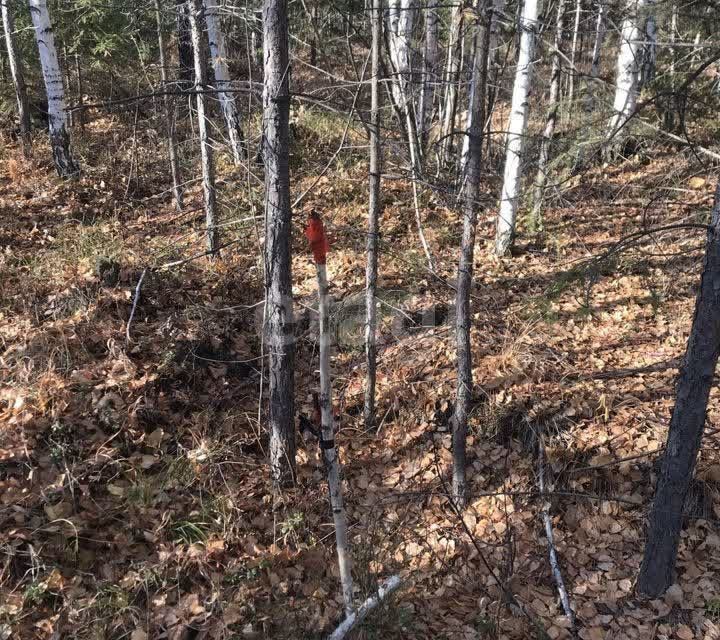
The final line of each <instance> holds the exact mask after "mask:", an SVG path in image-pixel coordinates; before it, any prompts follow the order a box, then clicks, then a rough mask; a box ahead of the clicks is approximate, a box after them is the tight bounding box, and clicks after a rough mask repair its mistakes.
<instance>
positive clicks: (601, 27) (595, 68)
mask: <svg viewBox="0 0 720 640" xmlns="http://www.w3.org/2000/svg"><path fill="white" fill-rule="evenodd" d="M606 2H607V0H599V2H598V13H597V20H596V21H595V42H594V44H593V50H592V61H591V63H590V82H588V99H587V104H586V106H585V111H586V112H587V113H592V112H593V111H595V82H594V80H595V79H596V78H597V77H598V76H599V75H600V60H601V56H602V46H603V41H604V40H605V7H606Z"/></svg>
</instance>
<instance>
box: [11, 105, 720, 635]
mask: <svg viewBox="0 0 720 640" xmlns="http://www.w3.org/2000/svg"><path fill="white" fill-rule="evenodd" d="M313 127H315V128H313ZM341 128H342V127H335V128H332V127H327V128H323V127H320V126H315V125H314V124H312V123H311V124H308V125H307V127H304V126H303V125H302V124H301V125H300V126H299V127H298V132H297V137H298V140H297V148H299V149H303V148H312V150H313V152H314V153H317V154H318V157H320V156H322V157H324V158H327V157H329V156H330V155H331V153H332V152H333V150H334V149H335V148H336V147H337V146H338V140H339V137H340V135H341V133H340V129H341ZM129 140H130V136H129V135H128V136H123V135H120V134H119V133H118V124H117V123H116V122H113V121H110V120H108V119H105V120H103V119H98V120H97V121H95V122H93V123H92V124H90V125H88V127H87V129H86V132H85V134H84V135H83V136H82V139H81V141H80V142H79V143H78V145H77V146H78V149H79V152H80V154H81V160H82V162H83V166H84V172H83V175H82V177H81V178H80V179H79V180H78V181H75V182H61V181H59V180H58V179H56V178H55V177H54V175H53V172H52V167H51V166H50V164H49V163H48V162H45V161H42V160H40V159H42V158H46V157H49V154H48V152H47V149H46V148H45V146H44V145H43V144H41V143H39V144H38V147H37V150H36V158H37V159H36V160H32V161H29V160H24V159H23V158H22V156H21V154H20V152H19V150H18V149H17V148H15V147H14V146H12V145H8V146H6V148H5V151H4V152H2V153H3V154H4V156H3V158H2V161H1V162H0V375H1V377H2V378H1V381H0V385H1V386H0V550H1V551H2V553H0V638H3V639H5V638H9V637H12V638H23V639H25V638H28V639H29V638H44V639H50V638H81V639H85V638H98V639H100V638H130V639H131V640H143V639H147V638H153V639H154V638H172V639H176V640H181V639H182V640H184V639H190V638H261V637H267V638H278V639H283V638H287V639H291V638H292V639H300V638H308V639H310V638H320V637H322V634H323V633H326V632H327V631H328V630H330V629H332V628H333V626H334V625H335V624H336V623H337V622H338V620H339V618H340V616H341V613H342V603H341V598H340V589H339V582H338V578H337V570H336V558H335V555H334V547H333V527H332V517H331V513H330V509H329V506H328V498H327V489H326V485H325V483H324V481H323V471H322V466H321V464H320V461H319V456H318V452H317V444H316V443H313V442H302V440H301V441H300V449H299V452H298V485H297V487H296V488H294V489H289V490H287V491H286V492H285V493H284V494H283V495H281V496H275V497H273V495H272V491H271V487H270V483H269V477H268V468H267V456H266V453H267V434H266V432H265V430H264V420H263V415H260V416H259V414H258V400H259V397H260V390H261V381H262V380H263V377H262V374H263V371H262V358H261V340H260V332H259V330H258V327H259V326H260V322H259V320H258V318H259V317H260V318H261V315H262V297H263V291H262V285H261V282H262V263H261V261H260V257H259V241H258V238H259V232H258V229H257V226H256V225H260V226H262V220H261V218H260V219H258V218H255V219H252V218H253V215H254V216H259V215H260V214H261V211H262V200H261V198H257V199H256V200H255V201H254V202H248V201H247V200H244V199H243V197H240V196H236V195H235V194H236V192H237V191H239V190H241V187H242V185H243V184H245V181H246V180H247V175H246V174H244V173H243V172H242V171H238V173H237V174H236V173H234V170H233V169H232V168H231V167H229V166H227V165H226V164H224V163H223V162H221V163H220V169H221V174H222V176H223V181H222V184H221V187H220V198H221V201H222V202H223V203H224V209H223V216H224V218H223V220H224V221H225V222H226V223H227V224H226V226H225V227H224V228H223V241H224V242H233V243H234V244H233V245H232V246H230V247H228V248H227V249H225V250H224V251H223V253H222V258H221V259H219V260H216V261H210V260H208V259H206V258H201V259H196V260H192V261H189V262H186V263H184V264H182V265H176V266H171V267H167V268H161V267H162V265H164V264H167V263H170V262H174V261H178V260H182V259H184V258H187V257H191V256H193V255H196V254H198V253H201V252H202V251H203V250H204V242H203V237H202V231H201V230H202V212H201V210H200V207H201V194H200V191H199V187H198V185H197V183H193V184H192V185H191V186H190V187H189V189H188V193H187V205H188V209H187V211H186V212H184V213H177V212H176V211H174V209H173V208H172V205H171V203H170V202H169V201H168V195H167V192H165V193H162V192H163V190H164V189H165V188H166V185H167V177H166V175H165V173H164V160H163V158H162V155H161V154H162V145H161V142H160V141H158V140H157V139H155V138H153V137H152V136H151V135H150V134H143V135H142V136H141V137H140V139H138V140H135V142H136V143H137V146H139V147H140V149H141V151H140V153H138V150H137V147H136V146H133V145H131V143H130V142H129ZM108 141H110V142H108ZM358 144H363V142H362V140H359V142H358ZM303 145H304V146H303ZM323 154H324V155H323ZM363 154H364V149H360V150H356V151H354V152H353V153H351V154H350V155H349V156H348V157H346V156H342V158H341V161H338V163H336V165H335V166H333V167H332V168H331V170H330V171H329V172H328V174H327V175H325V176H324V177H322V178H321V179H320V180H319V182H318V183H317V185H315V187H314V188H313V189H312V190H311V191H310V192H309V193H308V195H307V196H306V198H305V199H304V201H303V203H302V205H301V206H299V207H298V208H297V209H296V210H295V212H294V216H295V218H294V219H295V224H294V232H293V233H294V250H295V258H294V264H293V269H294V274H293V279H294V287H295V293H296V308H297V316H298V329H297V334H298V347H297V394H296V397H297V404H298V411H299V412H302V413H305V414H306V415H310V414H311V413H312V406H311V404H312V402H311V398H312V393H313V391H316V390H317V386H318V375H317V370H316V367H317V342H316V339H317V327H316V322H315V321H314V318H313V312H312V311H311V309H312V307H313V306H316V298H315V295H316V294H315V280H314V268H313V265H312V263H311V259H310V256H309V254H308V251H307V248H306V246H305V242H304V238H303V237H302V227H303V223H304V219H305V215H306V213H307V211H308V210H309V209H310V208H311V207H317V208H318V209H319V210H320V211H321V212H322V214H323V216H324V218H325V220H326V222H327V224H328V226H329V228H330V230H331V232H332V243H333V246H332V250H331V253H330V255H329V258H328V273H329V277H330V280H331V283H332V286H331V293H332V294H333V296H334V298H335V300H336V306H335V307H334V314H335V318H336V320H337V323H336V327H337V329H336V330H337V333H338V345H337V349H336V353H335V356H334V361H333V370H334V378H335V380H334V382H335V385H334V394H335V402H336V412H337V420H338V427H339V434H338V437H337V441H338V442H339V445H340V451H341V459H342V463H343V467H344V474H345V490H346V501H347V505H348V514H349V519H350V527H351V536H352V545H353V556H354V575H355V579H356V583H357V588H358V592H357V596H358V599H360V598H361V597H365V596H366V595H367V594H368V593H370V592H371V591H372V590H373V588H374V586H375V585H376V584H377V580H378V579H381V578H383V577H386V576H388V575H390V574H392V573H396V572H397V573H400V575H401V576H402V581H403V584H402V588H401V589H400V590H399V591H398V592H397V593H396V594H395V595H394V597H393V598H392V599H391V600H390V602H389V603H388V604H387V605H386V606H385V607H383V608H382V609H381V610H380V611H378V612H377V613H376V614H375V615H374V616H372V617H371V618H370V619H369V620H368V621H367V622H366V623H365V625H364V626H363V627H362V628H361V629H360V630H359V631H357V632H355V636H354V637H355V638H362V639H370V638H408V639H415V638H418V639H420V638H447V639H464V640H473V639H479V638H513V639H515V638H517V639H520V638H531V637H535V638H553V639H555V638H566V637H569V636H570V632H569V622H568V620H567V619H566V618H565V617H564V616H563V615H562V609H561V608H560V607H559V603H558V598H557V594H556V586H555V583H554V581H553V578H552V574H551V571H550V568H549V563H548V548H547V541H546V539H545V537H544V528H543V522H542V510H543V508H548V509H549V510H550V513H551V514H552V517H553V526H554V534H555V539H556V544H557V548H558V552H559V557H560V565H561V568H562V571H563V574H564V578H565V581H566V583H567V585H568V590H569V592H570V597H571V601H572V604H573V606H574V608H575V611H576V612H577V619H578V626H579V635H580V637H581V638H583V639H584V640H600V639H603V638H612V639H621V638H648V639H651V638H658V639H660V638H678V639H680V640H691V639H692V638H707V639H711V638H718V637H720V531H719V530H718V524H720V447H718V444H719V438H720V432H719V430H718V429H715V428H714V427H713V425H715V424H717V423H718V421H720V399H719V398H718V395H717V393H716V392H715V391H713V395H712V398H711V402H710V410H709V415H708V430H707V434H706V439H705V442H704V447H703V451H702V454H701V456H700V459H699V462H698V466H697V474H696V476H697V480H696V481H695V484H694V486H693V490H692V492H691V493H692V495H691V499H690V501H689V503H688V505H687V506H686V512H687V513H686V515H687V521H686V526H685V528H684V530H683V534H682V541H681V546H680V555H679V562H678V578H677V584H676V585H674V586H673V587H672V588H671V589H670V590H669V591H668V593H667V594H666V595H665V596H664V597H663V598H660V599H657V600H651V601H647V600H642V599H640V598H638V597H637V596H636V595H635V594H634V591H633V589H634V581H635V577H636V575H637V572H638V568H639V564H640V560H641V554H642V549H643V542H644V522H645V517H646V515H647V512H648V508H649V505H650V503H651V499H652V493H653V486H654V479H655V477H656V468H655V466H654V465H655V463H656V461H657V460H658V456H659V455H660V453H661V450H662V447H663V443H664V441H665V436H666V432H667V426H668V422H669V415H670V411H671V409H672V406H673V386H674V379H675V376H676V373H677V368H678V365H679V362H680V360H681V358H682V355H683V353H684V349H685V342H686V338H687V333H688V331H689V327H690V322H691V318H692V312H693V302H694V290H695V288H696V286H697V284H698V279H699V273H700V268H701V264H702V251H703V247H704V234H703V232H702V231H701V230H698V229H674V230H672V231H669V232H665V233H663V234H655V235H653V236H648V237H645V238H643V239H642V240H641V241H639V242H637V243H635V244H634V245H633V246H632V247H631V248H630V250H627V251H625V252H622V253H617V254H613V255H611V256H610V257H609V258H608V259H606V260H599V261H598V260H592V258H593V257H597V256H600V255H603V254H604V253H606V252H607V251H608V250H610V249H611V248H612V247H613V246H614V245H615V243H616V242H617V241H618V240H620V238H622V237H625V236H627V235H628V234H631V233H634V232H637V231H638V230H640V229H642V228H644V227H645V226H648V225H649V226H658V225H668V224H674V223H697V222H703V221H706V220H707V219H708V216H709V211H710V209H711V206H712V196H713V191H714V178H713V176H711V175H709V174H708V173H707V172H703V171H702V170H700V169H699V168H698V165H696V164H695V160H693V159H691V158H690V159H688V158H686V157H685V156H683V154H682V153H681V152H679V151H677V150H674V149H669V148H668V149H662V148H657V149H656V150H655V151H649V152H646V153H645V155H644V157H642V158H640V157H636V158H633V159H630V160H628V161H626V162H624V163H621V164H618V165H613V166H607V167H596V168H593V169H591V170H589V171H588V172H586V173H585V174H584V175H582V176H578V177H577V178H573V179H570V180H568V181H567V182H565V183H564V184H563V185H562V189H561V193H560V191H557V192H554V193H553V194H552V196H551V197H550V201H549V205H548V210H547V218H546V232H545V235H544V236H543V237H542V238H538V239H528V238H527V237H520V238H519V241H518V249H519V250H518V252H517V255H516V256H515V257H513V258H507V259H502V260H499V259H496V258H494V257H492V256H491V252H490V250H489V249H490V243H491V238H492V235H493V215H494V213H495V209H494V206H495V205H494V203H493V199H492V197H491V192H492V193H496V192H497V184H496V183H492V184H488V185H487V189H488V203H489V206H488V209H487V211H485V212H483V213H482V214H481V220H480V228H479V233H478V238H479V240H478V244H477V250H476V265H475V267H476V281H475V287H474V290H473V305H474V324H473V358H474V375H475V380H476V383H477V385H478V398H477V402H476V404H475V408H474V411H473V414H472V418H471V429H470V436H469V440H468V456H469V460H468V481H469V492H470V495H471V499H470V504H469V506H468V508H467V510H466V511H465V513H464V514H463V519H462V521H461V520H460V519H459V518H458V517H457V515H456V514H455V513H454V512H453V510H452V508H451V506H450V504H449V502H448V500H447V497H446V490H447V482H448V473H449V468H450V453H449V444H450V435H449V431H448V424H447V421H448V415H449V412H450V408H451V406H452V402H453V399H454V394H455V378H456V375H455V368H454V352H455V347H454V339H453V335H454V333H453V326H452V305H453V291H452V288H451V287H450V286H448V284H447V283H448V282H450V283H451V282H452V281H453V280H454V274H455V268H456V267H455V265H456V259H457V253H458V245H459V233H460V223H459V217H458V214H457V207H455V206H454V202H453V199H452V197H451V196H448V195H447V194H443V193H441V192H432V191H431V190H429V189H425V190H424V191H423V193H422V196H421V197H422V218H423V223H424V225H425V231H426V234H427V237H428V241H429V244H430V247H431V250H432V252H433V255H434V258H435V261H436V264H437V273H438V276H439V277H436V276H434V275H432V274H431V273H429V272H428V270H427V269H426V268H425V259H424V256H423V254H422V251H421V249H420V243H419V241H418V237H417V230H416V227H415V219H414V213H413V210H412V206H411V198H410V185H409V184H408V183H407V182H406V181H405V180H403V179H388V180H386V181H385V182H384V186H383V189H384V202H385V212H384V214H383V223H382V224H383V242H382V254H381V260H380V265H381V266H380V271H381V276H380V280H379V286H380V289H381V298H382V300H383V302H382V304H381V316H382V327H381V352H380V358H379V385H378V412H379V416H380V418H381V426H380V430H379V433H377V434H375V433H368V432H366V431H365V430H364V429H363V425H362V390H363V384H364V367H363V348H362V333H363V328H362V325H363V305H364V302H363V299H362V292H363V288H364V278H365V275H364V274H365V266H364V245H365V224H366V216H367V207H366V202H367V183H366V181H367V168H366V165H365V161H364V158H363ZM493 161H494V162H496V164H497V163H498V162H499V160H498V159H495V160H493ZM303 162H305V160H303ZM298 163H299V160H297V161H294V167H295V170H296V171H297V166H298ZM338 165H339V166H338ZM495 170H497V167H496V169H495ZM138 175H140V176H142V181H138V179H137V176H138ZM123 176H124V177H123ZM316 177H317V174H315V175H312V173H311V172H306V173H305V175H304V176H303V177H302V179H300V180H298V181H297V182H296V183H295V184H294V186H293V190H294V193H296V194H299V193H301V192H302V191H303V190H304V189H306V188H308V187H310V186H311V185H312V184H313V182H314V181H315V179H316ZM238 185H239V187H238ZM158 193H160V194H161V195H160V196H159V197H157V196H155V195H152V194H158ZM253 212H254V214H253ZM248 218H251V219H250V220H248ZM238 219H239V221H238ZM146 268H149V270H148V271H147V273H146V275H145V277H144V279H143V285H142V289H141V293H140V298H139V302H138V305H137V311H136V314H135V317H134V319H133V322H132V324H131V326H130V327H129V336H130V337H129V339H128V337H127V334H126V332H128V319H129V316H130V310H131V307H132V302H133V299H134V296H135V290H136V287H137V284H138V280H139V278H140V276H141V274H142V273H143V270H144V269H146ZM258 418H260V419H258ZM540 438H542V441H543V442H544V445H545V449H546V455H547V466H548V475H549V480H548V483H549V486H550V489H551V493H550V495H547V496H544V497H543V496H540V495H539V490H538V471H539V467H538V442H539V440H540ZM488 568H491V569H492V574H491V573H490V571H489V570H488ZM498 580H500V581H502V583H503V584H505V585H506V586H507V588H508V589H509V590H511V591H512V593H513V594H514V595H515V598H516V599H517V601H519V602H520V603H522V604H523V605H524V608H525V610H526V611H527V612H529V613H531V614H532V616H534V617H535V622H531V621H530V620H529V618H528V617H526V616H524V615H522V614H521V612H520V611H519V610H518V608H517V607H516V606H515V605H512V604H508V602H507V599H506V597H505V595H504V594H503V591H502V590H501V589H500V588H499V587H498Z"/></svg>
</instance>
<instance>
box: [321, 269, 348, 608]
mask: <svg viewBox="0 0 720 640" xmlns="http://www.w3.org/2000/svg"><path fill="white" fill-rule="evenodd" d="M315 266H316V268H317V279H318V298H319V311H320V415H321V421H322V441H321V442H320V448H321V449H322V452H323V460H324V461H325V471H326V473H327V478H328V487H329V489H330V507H331V509H332V513H333V522H334V524H335V545H336V547H337V555H338V566H339V568H340V585H341V587H342V594H343V602H344V603H345V615H346V616H350V615H352V613H353V581H352V572H351V566H352V561H351V558H350V548H349V543H348V529H347V514H346V513H345V505H344V503H343V495H342V480H341V471H340V460H339V456H338V451H337V449H336V447H335V429H334V425H333V410H332V378H331V375H330V328H329V323H330V307H329V304H328V282H327V271H326V266H325V264H319V263H316V265H315Z"/></svg>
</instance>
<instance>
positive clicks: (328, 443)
mask: <svg viewBox="0 0 720 640" xmlns="http://www.w3.org/2000/svg"><path fill="white" fill-rule="evenodd" d="M320 448H321V449H334V448H335V439H332V440H323V439H322V438H321V439H320Z"/></svg>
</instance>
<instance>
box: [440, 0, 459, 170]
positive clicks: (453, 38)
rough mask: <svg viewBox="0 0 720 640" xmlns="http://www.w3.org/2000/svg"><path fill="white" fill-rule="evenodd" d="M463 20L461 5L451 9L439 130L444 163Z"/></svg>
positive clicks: (450, 142)
mask: <svg viewBox="0 0 720 640" xmlns="http://www.w3.org/2000/svg"><path fill="white" fill-rule="evenodd" d="M462 22H463V6H462V4H458V5H457V6H456V7H455V8H454V9H453V14H452V19H451V25H450V34H449V36H448V48H447V64H446V67H445V77H444V85H445V99H444V101H443V109H442V127H441V130H440V139H441V142H440V157H441V159H442V161H443V162H445V163H446V164H447V163H448V162H450V155H451V153H452V148H453V129H454V127H455V112H456V110H457V81H458V74H459V71H460V61H459V56H460V40H461V38H460V32H461V30H462Z"/></svg>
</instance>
